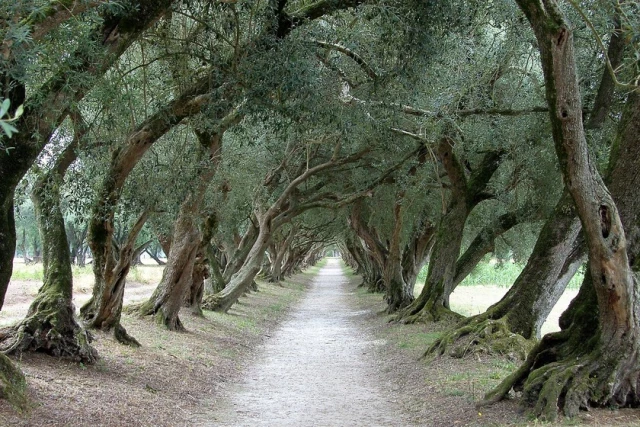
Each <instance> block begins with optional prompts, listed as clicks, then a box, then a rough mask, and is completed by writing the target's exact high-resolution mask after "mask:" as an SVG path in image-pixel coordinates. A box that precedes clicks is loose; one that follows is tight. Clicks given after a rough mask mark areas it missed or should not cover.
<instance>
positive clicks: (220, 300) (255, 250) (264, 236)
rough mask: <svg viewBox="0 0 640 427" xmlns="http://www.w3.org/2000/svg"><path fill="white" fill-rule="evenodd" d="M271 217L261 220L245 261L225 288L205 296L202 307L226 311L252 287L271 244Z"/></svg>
mask: <svg viewBox="0 0 640 427" xmlns="http://www.w3.org/2000/svg"><path fill="white" fill-rule="evenodd" d="M269 222H270V219H268V218H267V219H266V220H264V219H263V220H261V221H260V231H259V232H258V236H257V238H256V240H255V242H254V243H253V245H252V246H251V250H250V251H249V254H248V255H247V258H246V261H245V263H244V264H243V265H242V267H241V268H240V269H239V270H238V272H237V273H236V274H234V275H233V277H231V280H229V283H228V284H227V286H225V288H224V289H223V290H222V291H221V292H219V293H217V294H214V295H210V296H207V297H205V298H204V300H203V302H202V308H204V309H207V310H212V311H220V312H223V313H226V312H227V311H228V310H229V309H230V308H231V306H232V305H233V304H235V303H236V301H238V299H239V298H240V297H241V296H242V295H243V294H244V293H245V292H246V291H247V290H248V289H249V288H250V287H251V285H252V283H253V281H254V279H255V277H256V275H257V274H258V272H259V271H260V267H261V265H262V257H263V256H264V252H265V250H266V249H267V247H268V246H269V239H270V238H271V224H270V223H269Z"/></svg>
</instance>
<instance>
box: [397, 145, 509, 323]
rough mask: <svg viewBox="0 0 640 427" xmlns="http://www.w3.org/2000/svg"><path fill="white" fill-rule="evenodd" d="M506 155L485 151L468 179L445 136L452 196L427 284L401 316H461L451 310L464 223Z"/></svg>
mask: <svg viewBox="0 0 640 427" xmlns="http://www.w3.org/2000/svg"><path fill="white" fill-rule="evenodd" d="M503 155H504V153H503V152H501V151H495V152H490V153H488V154H487V155H485V157H484V159H483V161H482V163H481V164H480V166H479V167H478V168H477V170H476V171H474V173H473V174H472V176H471V178H470V179H469V180H467V178H466V176H465V173H464V169H463V168H462V166H461V165H460V163H459V161H458V159H457V158H456V156H455V154H454V153H453V141H452V140H451V139H450V138H449V137H444V138H442V140H441V142H440V144H439V147H438V157H439V158H440V159H441V161H442V163H443V165H444V168H445V170H446V171H447V175H448V176H449V179H450V181H451V187H452V194H451V200H450V201H449V204H448V206H447V211H446V213H445V214H444V215H442V217H441V218H440V221H439V223H438V228H437V232H436V236H435V239H436V240H435V243H434V247H433V251H432V254H431V258H430V259H431V261H430V262H429V269H428V270H427V279H426V281H425V285H424V288H423V289H422V292H421V293H420V295H419V296H418V298H417V299H416V300H415V301H414V302H413V303H412V304H411V305H410V306H408V307H407V308H406V309H404V310H402V311H400V312H399V313H398V315H397V317H396V319H397V320H399V321H402V322H404V323H413V322H416V321H425V320H427V321H439V320H442V319H444V318H453V319H456V320H458V319H459V318H460V315H459V314H457V313H454V312H452V311H451V310H450V308H449V296H450V295H451V293H452V292H453V290H454V289H455V286H456V285H457V283H455V281H454V279H455V273H456V261H457V260H458V257H459V255H460V249H461V245H462V234H463V231H464V225H465V223H466V222H467V218H468V216H469V214H470V213H471V211H472V210H473V208H474V207H475V206H476V205H477V204H478V203H480V202H481V201H483V200H485V199H486V198H487V197H489V195H487V194H486V193H485V188H486V186H487V184H488V182H489V180H490V179H491V177H492V176H493V173H494V172H495V171H496V170H497V169H498V166H499V165H500V162H501V159H502V156H503Z"/></svg>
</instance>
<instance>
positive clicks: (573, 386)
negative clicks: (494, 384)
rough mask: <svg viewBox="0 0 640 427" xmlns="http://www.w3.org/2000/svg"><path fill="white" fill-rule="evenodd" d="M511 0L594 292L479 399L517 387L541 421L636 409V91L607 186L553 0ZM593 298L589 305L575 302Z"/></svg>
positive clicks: (569, 40) (639, 339)
mask: <svg viewBox="0 0 640 427" xmlns="http://www.w3.org/2000/svg"><path fill="white" fill-rule="evenodd" d="M517 1H518V4H519V5H520V7H521V9H522V10H523V11H524V12H525V14H526V15H527V18H528V20H529V22H530V23H531V26H532V28H533V30H534V33H535V35H536V38H537V40H538V46H539V49H540V54H541V61H542V68H543V71H544V76H545V87H546V94H547V101H548V104H549V109H550V117H551V124H552V130H553V136H554V142H555V147H556V152H557V154H558V159H559V162H560V166H561V170H562V173H563V176H564V179H565V182H566V183H567V187H568V188H569V191H570V193H571V196H572V198H573V200H574V202H575V206H576V210H577V211H578V215H579V217H580V220H581V222H582V227H583V230H584V234H585V238H586V241H587V247H588V249H589V270H588V274H587V278H588V281H585V283H584V284H583V288H585V290H584V291H582V293H583V294H584V293H588V292H590V290H588V289H587V287H588V283H589V282H591V283H592V285H593V292H594V294H595V298H585V297H584V296H583V297H582V298H581V302H582V303H583V304H581V305H580V304H574V305H573V308H574V311H577V312H578V313H574V314H575V315H574V322H572V323H571V325H575V326H576V327H575V328H572V327H568V328H566V329H564V330H563V331H561V332H559V333H556V334H549V335H547V336H545V338H544V339H543V340H542V341H541V342H540V344H539V345H538V346H536V348H534V350H533V351H532V352H531V354H530V355H529V357H528V358H527V361H526V362H525V364H524V365H523V366H522V367H521V368H520V369H519V370H518V371H517V372H515V373H514V374H512V375H511V376H510V377H508V378H507V379H506V380H505V381H503V383H502V384H501V385H499V386H498V388H497V389H496V390H494V391H493V392H492V393H490V394H489V395H487V397H486V401H487V402H492V401H495V400H499V399H501V398H502V397H503V396H504V395H505V394H506V393H507V392H508V391H509V390H510V389H511V388H512V387H514V386H515V387H520V386H522V387H523V389H524V398H525V400H526V401H527V402H529V403H532V404H534V405H535V407H534V411H535V413H536V414H537V415H539V416H541V417H543V418H546V419H554V418H555V417H556V416H557V412H558V410H560V411H562V412H563V413H564V414H565V415H567V416H573V415H576V414H577V412H578V410H579V409H581V408H586V407H588V406H590V405H598V406H614V407H621V406H638V404H640V395H639V393H640V390H639V388H638V386H637V385H638V383H639V381H640V361H639V359H638V357H639V353H640V333H639V328H640V326H639V323H638V322H639V321H640V319H638V313H640V300H639V299H638V295H637V289H636V286H637V281H636V277H635V275H634V273H633V271H632V269H631V267H630V262H629V261H630V260H631V261H632V262H634V261H635V255H637V253H635V250H636V249H637V248H636V247H635V245H634V244H633V243H634V242H632V241H631V242H629V243H631V245H630V247H629V250H628V249H627V239H626V233H625V227H624V226H626V231H627V232H628V233H629V235H630V236H632V235H633V234H634V233H633V232H632V230H633V229H634V228H635V227H637V223H638V222H637V220H638V213H639V212H638V208H637V202H636V201H637V200H638V198H639V194H637V192H638V189H640V182H639V180H640V177H639V176H638V174H637V173H636V171H637V168H638V158H639V157H638V156H639V154H640V153H639V152H638V150H639V149H640V141H639V140H638V138H639V137H640V104H639V101H640V100H639V98H640V96H639V95H638V93H637V91H636V92H632V93H631V94H630V95H629V97H628V100H627V105H626V108H625V112H624V114H623V117H622V120H621V123H620V128H619V133H618V138H617V139H616V142H614V144H615V145H617V147H615V146H614V148H615V150H614V155H613V157H614V158H615V157H618V156H619V158H618V160H617V162H616V169H618V170H617V171H614V172H613V173H612V176H616V174H617V173H619V174H621V175H624V176H627V177H628V179H626V180H620V181H618V182H620V184H619V187H612V188H611V193H609V190H608V189H607V188H606V187H605V185H604V183H603V181H602V179H601V177H600V175H599V174H598V172H597V169H596V167H595V165H594V164H593V161H592V160H591V159H590V156H589V152H588V148H587V143H586V139H585V134H584V127H583V123H582V103H581V99H580V90H579V86H578V80H577V75H576V65H575V59H574V49H573V36H572V33H571V30H570V26H569V24H568V23H567V22H566V20H565V18H564V16H563V15H562V12H561V10H560V9H559V7H558V5H557V4H556V3H555V2H553V1H547V2H545V5H544V7H543V6H542V4H540V3H537V2H530V1H525V0H517ZM620 153H624V155H620ZM620 193H622V194H620ZM612 195H613V197H615V202H614V199H613V198H612ZM630 195H633V197H629V196H630ZM618 206H619V208H620V210H618ZM634 237H635V236H634ZM629 255H631V258H630V257H629ZM594 300H595V302H596V304H587V303H585V301H592V302H593V301H594ZM576 305H578V307H576ZM596 307H597V313H598V318H597V324H596V323H595V322H593V323H592V324H591V325H589V326H591V327H590V328H589V330H588V331H585V330H582V331H581V328H582V327H583V326H584V323H588V322H581V323H580V324H578V323H576V322H575V319H578V318H580V317H581V315H587V316H588V315H590V313H585V311H584V310H585V309H587V310H591V313H592V312H593V309H595V308H596ZM565 320H566V319H565ZM593 326H595V328H594V327H593ZM581 332H582V333H587V334H588V335H587V336H590V338H589V339H587V340H585V339H580V340H579V341H577V338H584V337H581V336H580V335H581Z"/></svg>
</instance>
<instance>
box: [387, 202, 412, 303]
mask: <svg viewBox="0 0 640 427" xmlns="http://www.w3.org/2000/svg"><path fill="white" fill-rule="evenodd" d="M403 198H404V194H401V195H400V196H399V197H398V200H396V203H395V206H394V208H393V218H394V226H393V234H392V236H391V242H390V243H389V254H388V255H387V259H386V262H385V267H384V276H383V277H384V281H385V283H386V286H385V287H386V295H385V299H386V301H387V313H395V312H396V311H397V310H400V309H402V308H405V307H406V306H408V305H409V304H411V303H412V302H413V300H414V297H413V284H412V283H407V282H405V281H404V276H403V275H402V251H401V250H400V238H401V234H402V199H403Z"/></svg>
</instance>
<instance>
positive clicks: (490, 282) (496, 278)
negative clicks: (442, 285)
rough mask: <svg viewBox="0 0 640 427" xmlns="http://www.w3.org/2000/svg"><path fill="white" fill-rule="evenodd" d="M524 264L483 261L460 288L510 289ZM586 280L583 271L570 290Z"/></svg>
mask: <svg viewBox="0 0 640 427" xmlns="http://www.w3.org/2000/svg"><path fill="white" fill-rule="evenodd" d="M427 267H428V266H424V267H423V268H422V270H421V271H420V274H419V275H418V280H417V283H419V284H422V283H424V281H425V279H426V278H427ZM523 268H524V264H520V263H514V262H504V263H495V262H490V261H481V262H480V263H478V265H476V267H475V268H474V269H473V271H472V272H471V273H470V274H469V275H468V276H467V277H466V278H465V279H464V280H463V281H462V283H460V286H499V287H503V288H509V287H511V285H513V283H514V282H515V281H516V279H517V278H518V275H520V272H522V269H523ZM583 279H584V272H583V271H582V269H581V270H580V271H578V273H576V275H575V276H574V277H573V279H571V281H570V282H569V285H568V286H567V287H568V288H569V289H579V288H580V285H581V284H582V280H583Z"/></svg>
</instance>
